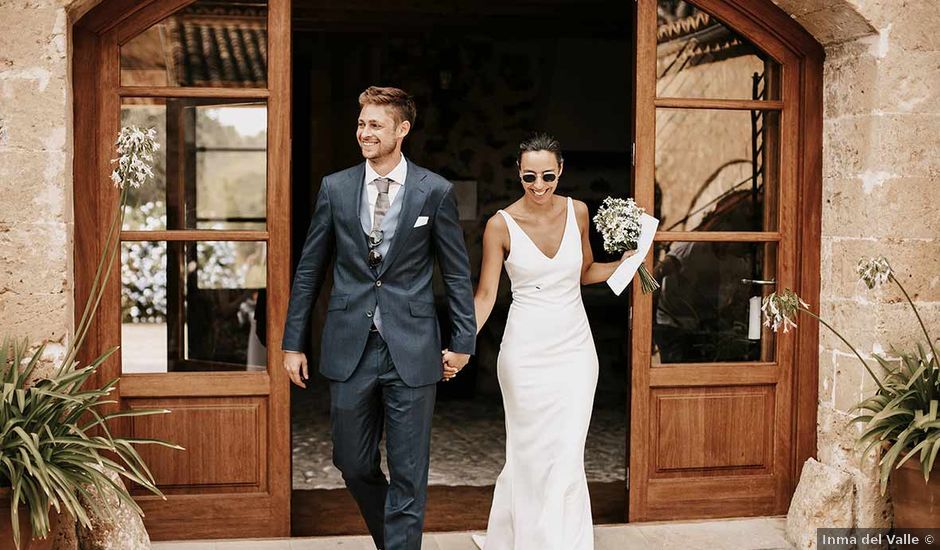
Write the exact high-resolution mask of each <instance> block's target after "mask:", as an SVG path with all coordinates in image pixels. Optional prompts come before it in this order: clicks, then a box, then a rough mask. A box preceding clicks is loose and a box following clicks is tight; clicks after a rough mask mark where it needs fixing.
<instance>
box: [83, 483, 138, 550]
mask: <svg viewBox="0 0 940 550" xmlns="http://www.w3.org/2000/svg"><path fill="white" fill-rule="evenodd" d="M107 473H108V477H110V478H111V479H112V480H113V481H114V482H115V483H117V484H118V485H121V486H123V485H124V483H123V481H122V480H121V478H120V477H119V476H118V474H116V473H115V472H113V471H111V470H108V472H107ZM88 490H89V493H90V495H89V496H87V497H86V496H82V497H81V498H82V500H83V501H84V500H87V499H92V500H94V501H97V502H98V503H99V505H101V506H102V507H104V506H106V505H107V506H110V507H111V510H112V512H113V513H112V514H110V515H107V514H106V515H105V517H93V518H92V527H91V529H88V528H86V527H84V526H79V529H78V539H79V544H80V546H81V548H82V550H150V536H149V535H148V534H147V530H146V529H145V528H144V522H143V520H142V519H141V518H140V515H139V514H138V513H137V512H136V511H135V510H134V509H133V508H131V507H130V506H128V505H127V504H126V503H125V502H124V501H122V500H121V499H120V497H118V495H117V494H115V493H114V491H113V490H110V489H109V490H108V491H106V493H104V494H102V493H100V492H98V491H97V490H96V489H95V488H94V487H89V488H88Z"/></svg>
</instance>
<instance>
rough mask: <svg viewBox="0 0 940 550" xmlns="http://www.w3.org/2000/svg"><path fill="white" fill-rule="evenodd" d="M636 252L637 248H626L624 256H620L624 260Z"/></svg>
mask: <svg viewBox="0 0 940 550" xmlns="http://www.w3.org/2000/svg"><path fill="white" fill-rule="evenodd" d="M634 254H636V250H626V251H624V253H623V256H621V257H620V261H621V262H623V261H624V260H626V259H627V258H629V257H630V256H633V255H634Z"/></svg>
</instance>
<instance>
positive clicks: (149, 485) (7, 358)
mask: <svg viewBox="0 0 940 550" xmlns="http://www.w3.org/2000/svg"><path fill="white" fill-rule="evenodd" d="M44 349H45V344H43V345H41V346H40V347H39V349H38V350H36V351H35V352H34V353H33V354H32V356H29V355H28V353H29V345H28V343H27V342H26V341H25V340H23V341H22V342H19V343H18V342H15V341H13V340H11V339H9V338H5V339H4V340H3V342H2V344H0V357H2V358H3V361H2V363H0V365H2V366H0V372H2V384H3V389H2V400H0V426H2V427H0V450H2V454H0V486H4V485H6V486H9V487H10V493H11V509H12V517H11V519H12V522H13V529H14V542H15V543H16V545H17V548H19V544H20V533H19V505H20V504H21V503H22V504H25V505H26V507H27V509H28V510H29V513H30V524H31V526H32V530H33V534H34V535H35V536H39V537H44V536H46V535H47V534H48V533H49V510H50V508H55V510H56V512H60V513H61V512H62V511H65V512H67V513H68V514H69V515H70V516H71V517H74V518H75V519H76V520H77V521H79V522H80V523H82V524H83V525H85V526H87V527H91V517H92V516H101V515H103V513H104V510H102V509H101V507H100V506H99V505H98V502H99V500H98V499H93V498H86V499H83V500H81V501H80V500H79V497H80V496H86V497H87V496H88V488H89V487H92V486H93V487H94V488H95V489H96V490H97V491H98V493H99V494H102V493H103V492H104V491H105V490H113V491H114V492H115V493H116V494H117V495H118V496H119V497H120V499H121V500H123V501H124V502H125V503H126V504H127V505H128V506H131V507H132V508H133V509H135V510H136V511H137V512H138V513H141V512H140V508H138V507H137V504H136V503H135V502H134V500H133V499H132V498H131V497H130V495H129V494H128V492H127V490H126V489H125V488H124V486H123V485H121V484H118V483H115V482H114V481H113V480H112V479H111V478H110V477H108V475H107V473H106V472H105V469H111V470H113V471H115V472H117V473H118V474H120V475H122V476H124V477H125V478H127V479H129V480H132V481H134V482H135V483H137V484H139V485H140V486H142V487H144V488H145V489H147V490H149V491H151V492H153V493H155V494H158V495H160V494H161V493H160V491H159V490H158V489H157V487H156V485H155V484H154V480H153V477H152V475H151V473H150V471H149V470H148V469H147V466H146V464H144V462H143V460H142V459H141V458H140V455H139V454H138V453H137V451H136V450H135V449H134V447H133V444H141V443H156V444H160V445H167V446H171V447H175V446H174V445H170V444H169V443H165V442H162V441H157V440H145V439H125V438H118V437H114V436H113V435H112V434H111V432H110V431H109V429H108V422H109V421H111V420H113V419H115V418H119V417H124V416H142V415H147V414H159V413H164V412H168V411H163V410H134V411H121V412H115V413H111V414H104V415H102V414H99V412H98V410H97V409H98V407H99V406H101V405H105V404H108V403H115V401H113V400H107V399H106V398H107V396H108V395H110V393H111V392H112V391H113V390H114V388H115V386H116V384H117V379H114V380H111V381H109V382H108V383H106V384H104V386H102V387H100V388H90V389H83V386H85V383H86V382H87V381H88V379H89V378H90V377H91V376H92V375H94V373H95V370H96V369H97V368H98V366H99V365H101V364H102V363H103V362H104V361H105V360H106V359H107V358H108V357H109V356H110V355H111V354H112V353H113V352H114V351H115V349H117V348H112V349H110V350H108V352H106V353H105V354H103V355H102V356H101V357H99V358H98V359H96V360H95V361H94V362H92V363H91V364H90V365H87V366H85V367H80V368H71V369H62V370H61V372H57V373H56V375H55V376H52V377H49V378H42V379H39V380H36V381H35V382H34V383H32V384H30V383H29V382H28V381H29V379H30V377H31V375H32V374H33V372H34V370H35V369H36V366H37V365H38V364H39V361H40V357H41V356H42V353H43V351H44ZM112 457H113V458H112ZM161 496H162V495H161ZM105 501H106V500H105ZM82 502H84V503H85V505H87V506H89V507H90V508H91V509H90V510H86V509H85V506H84V505H83V504H82ZM89 512H91V515H90V514H89Z"/></svg>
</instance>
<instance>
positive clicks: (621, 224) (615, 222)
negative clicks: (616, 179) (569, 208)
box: [594, 197, 659, 294]
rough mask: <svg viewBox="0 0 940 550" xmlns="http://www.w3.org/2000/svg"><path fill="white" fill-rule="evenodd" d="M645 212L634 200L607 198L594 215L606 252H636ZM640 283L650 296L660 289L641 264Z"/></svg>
mask: <svg viewBox="0 0 940 550" xmlns="http://www.w3.org/2000/svg"><path fill="white" fill-rule="evenodd" d="M644 213H645V210H644V209H642V208H640V207H639V206H637V204H636V202H635V201H634V200H633V199H615V198H613V197H607V198H605V199H604V202H603V204H601V207H600V208H599V209H598V210H597V214H595V215H594V225H595V226H597V231H598V232H599V233H600V234H601V236H602V237H603V238H604V251H606V252H608V253H610V254H618V253H622V252H625V251H627V250H636V248H637V242H638V241H639V239H640V231H641V229H642V226H641V224H640V216H642V215H643V214H644ZM639 274H640V282H641V283H642V284H643V292H644V293H645V294H649V293H650V292H653V291H654V290H656V289H658V288H659V283H657V282H656V279H654V278H653V276H652V275H650V273H649V271H647V270H646V266H644V265H642V264H640V269H639Z"/></svg>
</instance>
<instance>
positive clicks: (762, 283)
mask: <svg viewBox="0 0 940 550" xmlns="http://www.w3.org/2000/svg"><path fill="white" fill-rule="evenodd" d="M740 4H741V6H740V7H739V6H736V5H735V3H733V2H728V1H725V0H695V2H694V4H693V3H691V2H690V3H686V2H682V1H680V0H638V2H637V13H636V33H637V66H636V70H637V72H636V106H637V108H636V122H635V135H636V144H635V147H636V164H635V173H634V176H635V177H634V182H635V192H636V197H637V201H638V202H639V203H640V205H641V206H644V207H645V208H647V209H648V210H649V211H651V212H655V215H656V216H657V217H659V218H660V219H661V223H660V227H659V232H658V234H657V236H656V239H655V243H654V250H653V252H652V253H651V256H650V258H648V262H647V267H648V268H649V269H650V270H651V271H653V273H654V274H655V276H656V277H657V279H658V280H659V281H660V283H661V285H662V288H661V289H660V290H659V291H657V292H656V293H655V294H652V295H644V294H643V293H642V292H641V291H640V290H639V288H638V287H637V286H636V285H634V289H633V299H634V307H633V312H632V313H633V358H632V383H633V389H632V401H631V453H630V488H629V493H630V497H629V518H630V520H631V521H645V520H666V519H682V518H706V517H729V516H748V515H767V514H780V513H785V511H786V509H787V506H788V503H789V499H790V496H791V494H792V490H793V487H794V485H795V482H796V476H797V473H798V471H799V470H798V467H799V465H800V464H801V463H802V460H804V459H805V458H806V457H807V456H809V455H810V454H812V453H813V452H814V450H815V449H814V443H815V442H814V439H813V434H814V433H815V423H814V421H813V420H814V419H813V418H812V415H810V414H808V413H807V404H806V403H805V402H802V401H800V400H798V399H796V398H795V396H796V395H797V394H798V393H802V392H812V393H813V395H815V392H816V384H815V360H814V359H813V356H814V354H815V352H816V343H815V338H816V335H815V333H813V332H811V331H805V329H802V328H801V330H802V331H803V332H801V333H800V334H799V335H798V337H797V338H795V339H794V338H775V337H774V334H773V333H772V332H770V331H769V330H768V329H765V328H763V327H760V326H759V325H758V326H756V327H754V326H749V323H751V322H752V321H751V319H750V316H751V315H753V314H754V313H756V312H755V311H753V310H752V308H753V301H756V300H759V299H760V298H761V297H763V296H766V295H767V294H768V293H769V292H772V291H773V290H776V289H783V288H785V287H788V288H793V289H797V290H798V292H800V294H801V295H802V296H807V295H808V296H810V297H811V299H812V297H816V296H818V281H819V271H818V269H819V264H818V247H819V221H818V208H819V206H818V204H819V201H820V193H819V186H820V184H819V180H820V173H819V164H818V159H819V156H820V149H821V145H820V144H821V140H820V133H821V132H820V127H819V125H818V116H819V112H820V110H821V105H820V103H819V94H818V88H819V85H820V84H819V82H820V80H819V76H820V75H819V69H820V61H819V60H820V52H819V47H818V45H815V43H814V42H813V41H812V39H811V38H810V37H809V36H808V35H807V34H806V33H805V32H804V31H802V30H801V29H799V28H798V27H797V26H796V25H795V24H793V23H792V21H790V19H789V18H788V17H786V15H785V14H784V13H783V12H781V11H779V10H777V9H776V8H775V7H774V6H773V5H771V4H770V3H769V2H768V3H763V2H748V3H746V6H747V8H746V9H745V8H744V7H743V6H744V3H740ZM798 356H800V357H802V358H801V359H800V361H799V362H798V361H797V358H798ZM798 365H799V366H798Z"/></svg>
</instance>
